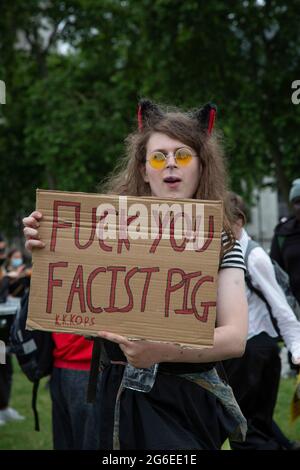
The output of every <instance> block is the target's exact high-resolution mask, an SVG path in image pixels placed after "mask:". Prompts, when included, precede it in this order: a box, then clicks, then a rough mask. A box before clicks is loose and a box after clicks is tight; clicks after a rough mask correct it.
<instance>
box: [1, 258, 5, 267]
mask: <svg viewBox="0 0 300 470" xmlns="http://www.w3.org/2000/svg"><path fill="white" fill-rule="evenodd" d="M5 261H6V258H0V266H2V264H4V263H5Z"/></svg>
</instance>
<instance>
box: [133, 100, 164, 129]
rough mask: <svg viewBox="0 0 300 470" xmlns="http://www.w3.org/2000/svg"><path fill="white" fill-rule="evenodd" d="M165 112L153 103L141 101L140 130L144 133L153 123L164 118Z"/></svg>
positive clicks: (138, 115) (139, 111)
mask: <svg viewBox="0 0 300 470" xmlns="http://www.w3.org/2000/svg"><path fill="white" fill-rule="evenodd" d="M163 115H164V114H163V112H162V111H161V109H160V108H159V107H158V106H157V105H156V104H155V103H152V101H150V100H147V99H141V100H140V101H139V104H138V112H137V119H138V128H139V130H140V131H142V130H143V129H144V128H145V127H146V126H149V125H151V124H152V123H153V122H155V121H158V120H159V119H162V118H163Z"/></svg>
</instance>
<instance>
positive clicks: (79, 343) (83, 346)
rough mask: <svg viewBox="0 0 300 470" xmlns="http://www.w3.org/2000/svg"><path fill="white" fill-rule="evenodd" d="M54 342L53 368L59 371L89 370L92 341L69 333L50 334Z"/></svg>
mask: <svg viewBox="0 0 300 470" xmlns="http://www.w3.org/2000/svg"><path fill="white" fill-rule="evenodd" d="M52 338H53V341H54V344H55V346H54V351H53V357H54V367H58V368H60V369H76V370H89V369H90V365H91V359H92V349H93V341H91V340H88V339H86V338H84V337H83V336H79V335H73V334H70V333H52Z"/></svg>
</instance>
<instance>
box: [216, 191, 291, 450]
mask: <svg viewBox="0 0 300 470" xmlns="http://www.w3.org/2000/svg"><path fill="white" fill-rule="evenodd" d="M228 199H229V202H230V204H231V209H232V213H233V217H234V220H235V223H234V230H235V235H236V238H237V239H238V240H239V242H240V244H241V247H242V250H243V253H244V256H245V262H246V266H247V270H248V273H249V276H250V280H249V281H247V299H248V307H249V330H248V341H247V345H246V351H245V354H244V356H243V357H241V358H236V359H230V360H227V361H224V363H223V364H224V367H225V370H226V373H227V376H228V380H229V383H230V385H231V386H232V388H233V391H234V394H235V397H236V399H237V401H238V403H239V405H240V407H241V410H242V412H243V414H244V416H245V417H246V418H247V421H248V432H247V437H246V440H245V441H244V442H240V443H236V442H232V443H231V446H232V448H233V449H239V450H254V449H257V450H280V449H293V448H296V447H297V446H298V444H297V443H293V442H290V441H289V440H288V439H287V438H285V436H284V435H283V434H282V432H281V431H280V429H279V428H278V426H277V425H276V424H275V423H274V422H273V414H274V408H275V405H276V400H277V395H278V389H279V381H280V371H281V362H280V356H279V347H278V342H277V339H278V333H280V335H281V336H282V338H283V340H284V342H285V344H286V346H287V348H288V349H289V351H290V352H291V354H292V358H293V362H294V363H295V364H300V322H299V321H297V319H296V317H295V315H294V313H293V311H292V310H291V308H290V306H289V304H288V303H287V300H286V298H285V295H284V293H283V291H282V289H281V287H280V286H279V284H278V283H277V281H276V277H275V272H274V268H273V265H272V262H271V260H270V257H269V256H268V254H267V253H266V252H265V250H264V249H263V248H262V247H260V246H259V245H253V248H252V249H251V250H249V248H250V246H251V245H249V244H250V243H251V242H250V238H249V236H248V234H247V232H246V230H245V229H244V225H245V222H246V217H245V213H246V206H245V204H244V202H243V200H242V198H241V197H240V196H239V195H237V194H235V193H229V195H228ZM275 321H276V323H275V325H276V329H275V327H274V322H275ZM277 330H278V331H277ZM298 449H299V446H298Z"/></svg>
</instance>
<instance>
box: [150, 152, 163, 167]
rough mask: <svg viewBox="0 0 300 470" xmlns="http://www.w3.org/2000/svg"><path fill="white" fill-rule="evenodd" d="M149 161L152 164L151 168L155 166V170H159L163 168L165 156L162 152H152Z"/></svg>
mask: <svg viewBox="0 0 300 470" xmlns="http://www.w3.org/2000/svg"><path fill="white" fill-rule="evenodd" d="M149 163H150V165H151V166H152V168H155V169H156V170H160V169H162V168H164V166H165V163H166V158H165V156H164V154H163V153H161V152H154V153H152V154H151V155H150V157H149Z"/></svg>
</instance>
